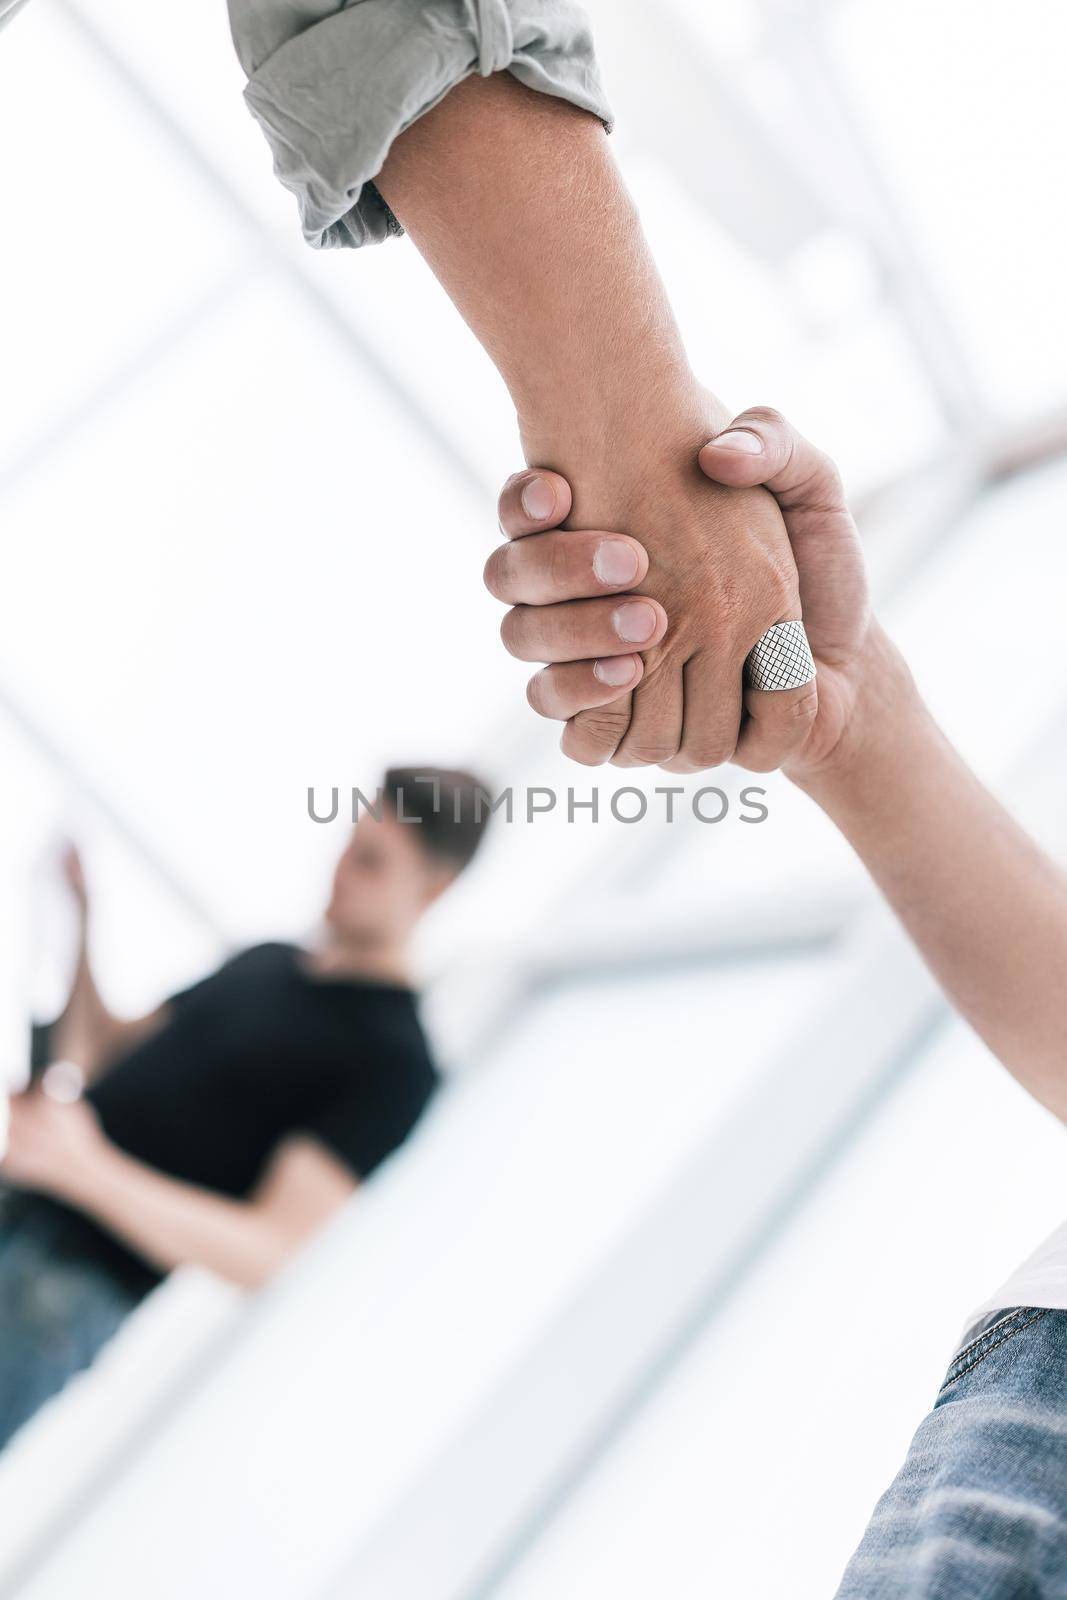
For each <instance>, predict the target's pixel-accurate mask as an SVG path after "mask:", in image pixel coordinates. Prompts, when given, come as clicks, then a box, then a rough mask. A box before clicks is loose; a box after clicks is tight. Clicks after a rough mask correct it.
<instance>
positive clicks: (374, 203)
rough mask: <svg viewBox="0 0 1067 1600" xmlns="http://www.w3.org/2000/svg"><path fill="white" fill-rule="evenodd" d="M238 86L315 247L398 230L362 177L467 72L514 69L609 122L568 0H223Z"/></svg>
mask: <svg viewBox="0 0 1067 1600" xmlns="http://www.w3.org/2000/svg"><path fill="white" fill-rule="evenodd" d="M229 8H230V25H231V28H232V30H233V37H234V43H235V45H236V47H237V53H238V55H239V57H240V59H241V64H242V65H243V67H244V69H245V71H246V73H247V74H248V79H249V82H248V86H247V88H246V89H245V100H246V102H247V104H248V107H249V109H250V110H251V112H252V115H253V116H254V117H255V118H256V121H257V122H258V123H259V125H260V127H261V128H262V129H263V131H264V133H265V134H266V136H267V141H268V143H269V144H270V147H271V150H272V152H273V155H274V170H275V172H276V174H277V176H278V178H279V179H280V180H281V182H282V183H283V184H284V185H285V187H286V188H287V189H291V190H292V192H293V194H295V195H296V199H297V204H298V205H299V208H300V220H301V223H302V225H303V230H304V237H305V238H306V239H307V241H308V243H309V244H311V245H314V246H315V247H316V248H320V249H321V248H326V247H331V246H342V245H347V246H352V247H358V246H360V245H364V244H376V243H378V242H379V241H380V240H382V239H385V238H388V236H389V235H390V234H393V233H400V232H401V231H402V230H401V228H400V225H399V223H398V222H397V220H396V218H395V217H394V216H393V214H392V212H391V211H390V210H389V207H388V206H387V205H386V204H385V201H384V200H383V199H382V197H381V195H380V194H379V193H378V191H377V189H376V188H375V187H374V184H373V182H372V179H373V178H374V177H375V176H376V175H377V173H379V172H380V171H381V169H382V166H383V164H384V162H385V158H386V155H387V154H388V151H389V147H390V145H391V144H392V142H393V140H394V139H395V138H396V136H397V134H399V133H402V132H403V131H404V129H405V128H407V127H410V125H411V124H412V123H413V122H414V121H415V120H416V119H417V118H418V117H421V116H422V115H423V113H424V112H426V111H429V110H430V109H431V107H433V106H435V105H437V103H438V101H440V100H443V99H444V97H445V95H446V94H447V93H448V91H449V90H450V89H452V88H454V87H455V85H456V84H457V83H460V82H462V80H463V79H464V78H469V77H470V76H471V75H472V74H473V73H476V72H477V73H480V74H481V75H482V76H483V77H488V76H489V75H490V74H491V73H494V72H503V71H508V72H511V73H512V74H513V75H514V76H515V77H516V78H517V79H518V80H519V82H520V83H523V84H525V85H526V86H527V88H530V89H537V90H539V91H540V92H541V93H542V94H551V95H555V96H557V97H558V98H559V99H562V100H569V101H570V102H571V104H572V105H576V106H580V107H581V108H582V109H583V110H585V111H589V112H592V113H593V115H594V116H597V117H599V118H600V120H601V121H602V122H603V123H604V124H605V126H606V127H607V128H608V129H609V130H610V128H611V120H612V119H611V111H610V108H609V106H608V103H607V100H606V98H605V96H604V91H603V89H602V88H601V84H600V78H599V74H598V72H597V65H596V58H595V55H594V51H593V40H592V35H591V33H590V31H589V24H588V20H587V18H586V16H585V13H584V12H583V10H582V8H581V6H579V5H577V4H574V3H573V0H350V3H348V4H344V3H341V4H338V0H229Z"/></svg>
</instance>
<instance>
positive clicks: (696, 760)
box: [680, 736, 737, 772]
mask: <svg viewBox="0 0 1067 1600" xmlns="http://www.w3.org/2000/svg"><path fill="white" fill-rule="evenodd" d="M736 744H737V741H736V740H735V739H726V738H724V737H722V736H717V737H708V738H703V739H693V740H691V741H689V742H687V743H686V744H685V745H683V746H682V749H681V752H680V759H681V760H683V761H685V762H687V763H688V767H689V771H690V772H707V771H708V769H709V768H710V767H724V766H725V765H726V763H727V762H728V761H729V760H730V759H731V757H732V756H733V753H734V750H735V748H736Z"/></svg>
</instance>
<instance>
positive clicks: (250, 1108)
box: [0, 767, 487, 1444]
mask: <svg viewBox="0 0 1067 1600" xmlns="http://www.w3.org/2000/svg"><path fill="white" fill-rule="evenodd" d="M483 796H484V790H482V789H481V788H480V786H479V785H478V783H477V782H476V780H475V779H474V778H472V777H471V776H469V775H468V774H466V773H458V772H447V771H442V770H440V769H436V768H432V767H426V768H405V769H399V768H398V769H393V770H391V771H390V772H388V773H387V774H386V777H385V782H384V784H383V786H382V789H381V791H380V793H379V797H378V801H377V803H376V805H375V807H374V808H373V810H371V811H368V812H366V813H365V814H364V815H362V816H361V817H360V819H359V821H358V823H357V825H356V827H355V828H354V830H353V832H352V835H351V837H350V839H349V842H348V844H347V846H346V848H345V850H344V852H343V854H342V855H341V858H340V860H339V861H338V863H337V867H336V869H335V872H334V876H333V884H332V891H331V895H330V900H329V904H328V905H327V907H326V910H325V913H324V916H323V920H322V926H321V931H320V933H319V935H318V937H317V939H316V940H315V941H314V942H313V944H312V945H311V946H310V947H309V948H307V949H300V948H297V947H295V946H293V945H287V944H265V945H259V946H256V947H254V948H252V949H249V950H245V951H243V952H242V953H240V954H239V955H236V956H234V957H232V958H231V959H230V960H228V961H226V962H225V963H224V964H223V965H222V966H221V967H220V968H219V969H218V971H216V972H215V973H213V974H212V975H211V976H209V977H207V978H205V979H203V980H202V981H201V982H199V983H197V984H195V985H194V986H193V987H192V988H190V989H187V990H185V991H183V992H182V993H180V994H176V995H173V996H171V998H170V999H169V1000H168V1001H166V1003H165V1004H164V1005H162V1006H160V1007H159V1008H158V1009H157V1010H155V1011H153V1012H151V1013H150V1014H149V1015H147V1016H143V1017H139V1018H137V1019H135V1020H123V1019H120V1018H118V1017H115V1016H113V1015H112V1014H111V1012H110V1011H109V1010H108V1008H107V1006H106V1005H105V1003H104V1001H103V1000H102V999H101V996H100V993H99V991H98V989H97V986H96V983H95V981H94V979H93V974H92V969H91V966H90V962H89V951H88V898H87V894H86V890H85V883H84V878H83V876H82V872H81V866H80V862H79V861H78V858H77V855H76V854H75V853H74V852H71V854H70V856H69V858H68V861H67V876H68V880H69V882H70V885H71V888H72V891H73V892H74V894H75V897H76V899H77V902H78V906H79V912H80V928H81V938H80V948H79V955H78V964H77V970H76V975H75V978H74V983H73V987H72V991H71V995H70V1000H69V1003H68V1004H67V1006H66V1008H65V1010H64V1012H63V1014H62V1015H61V1016H60V1018H59V1019H58V1021H57V1022H56V1023H55V1024H54V1025H53V1026H52V1027H51V1028H50V1029H48V1030H41V1034H42V1035H44V1037H41V1036H40V1035H39V1037H38V1039H37V1041H36V1045H37V1049H36V1055H37V1059H38V1063H39V1064H40V1065H44V1064H45V1063H46V1062H52V1063H53V1064H56V1063H59V1062H62V1063H64V1064H66V1065H64V1067H63V1068H62V1069H59V1068H57V1067H56V1066H55V1065H53V1067H52V1068H50V1069H49V1070H47V1071H46V1072H45V1074H44V1080H43V1083H35V1084H34V1085H33V1086H31V1088H30V1089H29V1090H28V1091H27V1092H26V1093H25V1094H22V1095H19V1096H17V1097H16V1098H15V1099H14V1100H13V1101H12V1103H11V1123H10V1133H9V1141H8V1148H7V1153H6V1155H5V1157H4V1159H3V1161H2V1162H0V1186H2V1185H6V1187H7V1192H6V1193H4V1194H2V1195H0V1199H2V1202H3V1204H2V1209H0V1444H2V1443H3V1442H5V1441H6V1440H7V1439H8V1438H9V1437H10V1435H11V1434H12V1433H13V1432H14V1430H15V1429H16V1428H17V1427H18V1426H19V1425H20V1424H21V1423H22V1422H23V1421H25V1420H26V1418H27V1417H28V1416H30V1415H32V1413H33V1412H34V1411H35V1410H36V1409H37V1408H38V1406H40V1405H41V1404H42V1403H43V1402H44V1401H45V1400H46V1399H48V1397H49V1396H50V1395H52V1394H54V1393H55V1392H56V1391H57V1390H58V1389H60V1388H61V1387H62V1386H63V1384H64V1383H65V1381H66V1380H67V1378H68V1377H69V1376H70V1375H71V1374H72V1373H74V1372H76V1371H78V1370H79V1369H80V1368H82V1367H84V1366H86V1365H88V1363H89V1362H90V1361H91V1360H92V1359H93V1357H94V1355H95V1354H96V1352H97V1350H98V1349H99V1348H100V1346H101V1345H102V1344H103V1343H104V1342H105V1341H106V1340H107V1339H108V1338H109V1337H110V1335H111V1334H112V1333H113V1332H114V1331H115V1329H116V1328H117V1327H118V1325H119V1324H120V1322H121V1321H122V1320H123V1318H124V1317H125V1316H126V1314H127V1313H128V1312H129V1311H130V1310H131V1309H132V1308H133V1307H134V1306H135V1305H136V1304H137V1302H138V1301H139V1300H140V1299H141V1298H142V1297H143V1296H144V1294H145V1293H146V1292H147V1291H148V1290H149V1289H151V1288H152V1287H153V1286H154V1285H155V1284H156V1283H158V1282H159V1281H160V1279H161V1277H162V1276H163V1275H164V1274H165V1273H167V1272H169V1271H170V1270H171V1269H172V1268H174V1267H177V1266H181V1265H183V1264H187V1263H188V1264H194V1265H197V1266H201V1267H204V1268H207V1269H209V1270H210V1271H212V1272H215V1273H217V1274H219V1275H220V1276H221V1277H223V1278H226V1279H229V1280H230V1281H232V1282H234V1283H237V1284H241V1285H245V1286H247V1287H255V1286H257V1285H259V1284H261V1283H263V1282H264V1281H265V1280H266V1279H267V1278H269V1277H270V1276H271V1275H272V1274H273V1273H274V1272H275V1271H276V1270H277V1269H278V1268H279V1267H280V1266H281V1265H282V1264H283V1263H284V1262H285V1261H286V1260H287V1259H288V1258H289V1257H290V1256H291V1255H292V1254H293V1253H294V1251H296V1250H297V1249H299V1247H300V1246H301V1245H302V1244H303V1243H304V1241H305V1240H306V1239H307V1238H308V1237H309V1236H310V1235H311V1234H312V1233H313V1232H314V1231H315V1230H316V1229H317V1228H319V1227H320V1226H321V1225H322V1224H323V1223H324V1222H325V1221H326V1220H327V1219H328V1218H329V1217H330V1216H332V1215H333V1214H334V1212H336V1211H337V1209H338V1208H339V1207H340V1206H341V1205H342V1204H343V1203H344V1202H345V1201H346V1200H347V1199H348V1198H349V1197H350V1196H351V1194H352V1193H353V1191H354V1190H355V1188H356V1186H357V1184H358V1183H359V1182H360V1181H361V1180H362V1179H365V1178H367V1177H368V1176H369V1175H370V1173H372V1172H373V1171H374V1169H375V1168H376V1167H377V1166H378V1165H379V1164H380V1163H381V1162H382V1161H383V1160H384V1159H385V1158H386V1157H387V1156H388V1155H389V1154H390V1153H391V1152H392V1151H394V1150H395V1149H396V1148H397V1147H398V1146H399V1145H400V1144H402V1143H403V1141H404V1139H405V1138H406V1137H407V1135H408V1134H409V1133H410V1131H411V1129H412V1128H413V1127H414V1125H415V1123H416V1122H417V1121H418V1119H419V1117H420V1116H421V1114H422V1112H423V1110H424V1108H425V1106H426V1104H427V1102H428V1100H429V1099H430V1097H431V1095H432V1094H433V1092H434V1089H435V1087H436V1085H437V1082H438V1074H437V1071H436V1069H435V1066H434V1063H433V1060H432V1057H431V1053H430V1050H429V1047H428V1044H427V1041H426V1038H425V1035H424V1033H423V1030H422V1027H421V1025H420V1022H419V1018H418V1012H417V1004H416V1000H417V997H416V994H415V991H414V990H413V988H412V986H411V979H410V972H409V950H410V944H411V939H412V935H413V934H414V931H415V928H416V926H417V924H418V922H419V919H420V918H421V917H422V915H423V913H424V912H425V911H426V910H427V909H428V907H429V906H431V905H432V904H433V903H434V902H435V901H436V900H437V899H438V897H439V896H440V895H441V894H442V893H443V892H444V891H445V890H446V889H447V888H448V887H449V885H450V884H451V883H452V882H453V881H454V880H455V879H456V877H457V876H458V875H459V873H460V872H462V870H463V868H464V867H465V866H466V865H467V863H468V862H469V861H470V860H471V858H472V857H473V855H474V853H475V851H476V850H477V848H478V846H479V844H480V842H481V839H482V837H483V833H484V828H485V823H486V820H487V812H486V809H485V807H484V806H483V803H482V799H483ZM76 1074H80V1075H81V1076H82V1077H83V1079H84V1082H85V1092H84V1094H79V1093H78V1089H77V1087H75V1088H74V1089H73V1090H71V1087H70V1085H71V1079H72V1076H75V1075H76Z"/></svg>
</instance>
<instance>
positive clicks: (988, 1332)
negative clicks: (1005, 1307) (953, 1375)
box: [949, 1306, 1034, 1371]
mask: <svg viewBox="0 0 1067 1600" xmlns="http://www.w3.org/2000/svg"><path fill="white" fill-rule="evenodd" d="M1033 1309H1034V1307H1033V1306H1013V1307H1012V1309H1011V1310H1010V1311H1002V1312H1001V1314H1000V1316H999V1317H997V1318H996V1320H995V1321H993V1322H991V1323H989V1325H988V1327H986V1328H983V1329H982V1331H981V1333H978V1334H975V1336H974V1338H973V1339H969V1340H968V1341H967V1343H966V1344H965V1345H961V1346H960V1348H959V1349H958V1350H957V1351H956V1354H955V1355H954V1356H953V1357H952V1360H951V1362H950V1363H949V1371H951V1370H952V1368H953V1367H954V1366H955V1365H956V1363H957V1362H958V1361H964V1360H965V1359H966V1358H967V1356H969V1355H970V1354H971V1352H972V1351H973V1350H977V1349H978V1347H979V1346H980V1345H983V1344H985V1343H986V1342H987V1341H988V1340H990V1339H992V1338H993V1336H994V1335H995V1334H998V1333H1003V1332H1004V1331H1005V1330H1006V1329H1007V1327H1008V1326H1009V1324H1010V1323H1014V1322H1018V1320H1019V1318H1020V1317H1025V1315H1026V1313H1027V1312H1028V1311H1032V1310H1033Z"/></svg>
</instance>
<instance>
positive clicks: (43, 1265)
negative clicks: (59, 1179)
mask: <svg viewBox="0 0 1067 1600" xmlns="http://www.w3.org/2000/svg"><path fill="white" fill-rule="evenodd" d="M139 1298H140V1297H139V1296H138V1294H137V1293H136V1292H135V1291H134V1290H132V1289H129V1288H128V1287H127V1286H126V1285H124V1284H123V1283H121V1282H120V1281H119V1280H118V1279H117V1278H115V1277H114V1276H113V1275H112V1274H110V1273H109V1272H108V1270H107V1268H106V1267H105V1266H103V1265H101V1264H100V1263H97V1262H94V1261H93V1260H92V1259H91V1258H80V1257H79V1256H78V1255H77V1254H76V1253H73V1252H67V1251H65V1249H64V1238H63V1228H62V1223H61V1221H59V1220H57V1219H53V1218H51V1217H38V1216H34V1215H32V1214H31V1215H29V1216H25V1217H24V1216H19V1215H17V1214H16V1215H15V1216H13V1217H10V1218H8V1217H7V1216H5V1213H4V1211H3V1210H2V1209H0V1449H2V1448H3V1446H4V1445H5V1444H6V1443H7V1441H8V1440H9V1439H10V1438H11V1435H12V1434H13V1433H14V1432H15V1431H16V1429H17V1428H20V1427H21V1426H22V1424H23V1423H24V1422H25V1421H26V1420H27V1419H28V1418H29V1417H31V1416H32V1415H33V1414H34V1412H35V1411H36V1410H37V1409H38V1407H40V1406H42V1405H43V1404H44V1402H45V1401H46V1400H48V1399H50V1398H51V1396H52V1395H54V1394H57V1393H58V1392H59V1390H60V1389H62V1387H63V1385H64V1384H65V1383H66V1381H67V1379H68V1378H70V1377H72V1376H73V1375H74V1373H76V1372H80V1371H81V1370H82V1368H84V1367H87V1366H88V1365H89V1364H90V1362H91V1361H92V1359H93V1357H94V1356H95V1355H96V1353H97V1351H98V1350H99V1349H100V1347H101V1345H103V1344H105V1343H106V1342H107V1340H108V1339H110V1337H111V1335H112V1334H113V1333H114V1332H115V1330H116V1329H117V1328H118V1326H119V1324H120V1323H121V1322H122V1320H123V1318H124V1317H125V1316H126V1315H127V1313H128V1312H129V1311H131V1310H132V1309H133V1307H134V1306H135V1305H136V1304H137V1302H138V1299H139Z"/></svg>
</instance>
